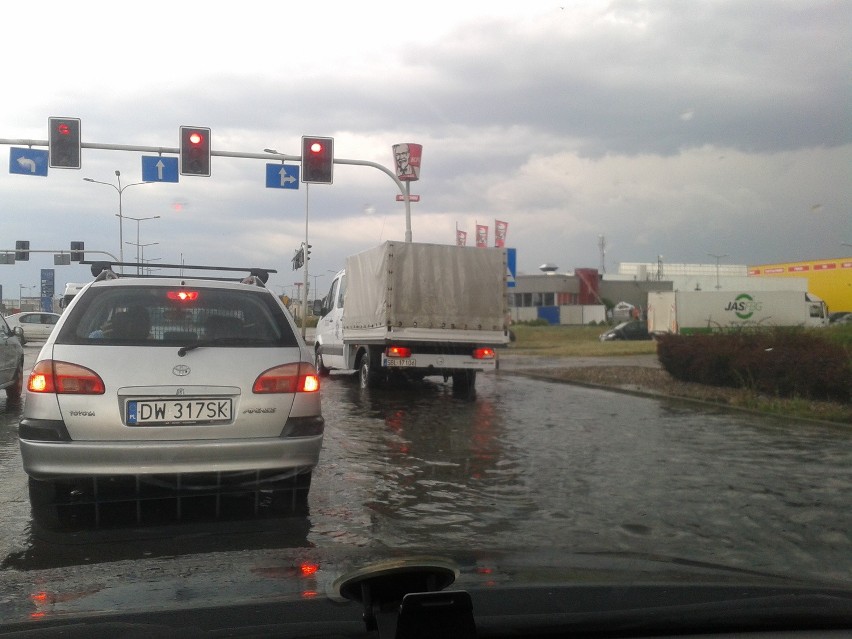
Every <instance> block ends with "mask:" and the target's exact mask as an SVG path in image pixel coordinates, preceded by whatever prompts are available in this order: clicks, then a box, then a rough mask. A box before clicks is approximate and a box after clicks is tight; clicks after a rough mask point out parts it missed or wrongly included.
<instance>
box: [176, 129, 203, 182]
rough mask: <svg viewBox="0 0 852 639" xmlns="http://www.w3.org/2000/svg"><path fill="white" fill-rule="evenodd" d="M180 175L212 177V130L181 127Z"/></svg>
mask: <svg viewBox="0 0 852 639" xmlns="http://www.w3.org/2000/svg"><path fill="white" fill-rule="evenodd" d="M180 174H181V175H202V176H204V177H210V129H208V128H205V127H199V126H182V127H180Z"/></svg>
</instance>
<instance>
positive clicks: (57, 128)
mask: <svg viewBox="0 0 852 639" xmlns="http://www.w3.org/2000/svg"><path fill="white" fill-rule="evenodd" d="M47 143H48V150H49V154H48V155H49V157H48V166H49V167H50V168H51V169H79V168H80V147H81V141H80V119H79V118H48V119H47Z"/></svg>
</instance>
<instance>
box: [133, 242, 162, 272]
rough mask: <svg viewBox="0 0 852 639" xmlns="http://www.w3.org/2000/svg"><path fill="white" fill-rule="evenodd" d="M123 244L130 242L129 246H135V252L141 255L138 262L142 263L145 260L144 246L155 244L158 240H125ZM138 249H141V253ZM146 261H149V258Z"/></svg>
mask: <svg viewBox="0 0 852 639" xmlns="http://www.w3.org/2000/svg"><path fill="white" fill-rule="evenodd" d="M125 244H130V246H135V247H136V254H137V255H141V256H140V260H141V262H140V263H144V262H145V247H146V246H156V245H157V244H159V242H149V243H148V244H139V242H125ZM139 249H142V251H141V254H140V251H139ZM148 261H149V262H150V261H151V260H148ZM137 268H138V265H137Z"/></svg>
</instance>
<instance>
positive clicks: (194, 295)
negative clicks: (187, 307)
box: [166, 290, 198, 302]
mask: <svg viewBox="0 0 852 639" xmlns="http://www.w3.org/2000/svg"><path fill="white" fill-rule="evenodd" d="M166 297H167V298H168V299H170V300H174V301H176V302H194V301H195V300H197V299H198V291H184V290H180V291H169V292H167V293H166Z"/></svg>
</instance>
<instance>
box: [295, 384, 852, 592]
mask: <svg viewBox="0 0 852 639" xmlns="http://www.w3.org/2000/svg"><path fill="white" fill-rule="evenodd" d="M477 384H478V389H477V391H478V392H477V396H476V399H475V400H473V401H471V400H467V399H460V398H456V397H454V396H453V394H452V392H451V387H450V386H449V385H444V384H441V383H436V384H431V383H427V384H424V385H418V386H417V387H410V388H405V387H403V388H391V389H380V390H376V391H373V390H369V391H364V390H361V389H359V388H358V387H357V385H356V384H354V383H352V382H351V380H348V379H342V378H334V377H333V378H332V379H331V381H329V382H328V383H327V384H326V386H325V391H324V392H325V399H326V402H325V414H326V418H327V420H328V424H329V427H328V430H327V432H326V440H325V446H324V450H323V455H322V459H321V468H320V469H319V472H318V473H317V477H316V481H315V484H314V488H313V489H312V491H313V494H312V497H311V515H312V517H311V519H312V527H311V533H310V535H309V539H311V541H312V542H313V543H316V544H327V543H331V542H335V543H350V544H358V545H362V544H382V545H385V546H388V547H400V546H409V545H410V546H412V547H437V548H440V547H449V548H460V547H468V546H473V547H496V548H501V549H505V548H531V547H532V548H562V549H570V550H574V551H577V550H580V551H583V552H595V551H614V550H615V551H630V552H646V553H661V554H666V555H672V556H677V557H683V558H688V559H690V560H698V561H707V562H717V563H723V564H726V565H733V566H739V567H743V568H749V569H755V570H770V571H779V572H782V573H798V572H801V571H804V572H806V573H807V572H813V573H815V574H821V575H823V576H825V575H826V573H833V574H835V575H837V576H839V577H845V576H847V575H848V574H849V569H850V567H852V539H850V536H849V528H848V511H849V508H850V505H852V504H850V497H849V495H850V494H852V493H850V488H852V477H850V474H849V472H848V469H849V467H850V462H852V447H850V432H849V431H848V429H844V428H842V427H837V428H835V427H832V426H823V425H814V424H802V423H794V422H784V421H782V420H777V419H767V418H765V417H758V416H752V415H746V414H741V413H732V412H728V411H724V410H721V409H720V410H714V409H708V408H706V407H702V408H700V409H696V408H695V407H694V406H691V405H687V404H678V403H673V402H666V401H659V400H656V399H643V398H636V397H629V396H625V395H619V394H615V393H611V392H607V391H601V390H594V389H587V388H578V387H574V386H570V385H564V384H558V383H545V382H541V381H537V380H531V379H527V378H523V377H518V376H512V375H506V374H496V375H481V376H480V379H479V380H478V382H477Z"/></svg>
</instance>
